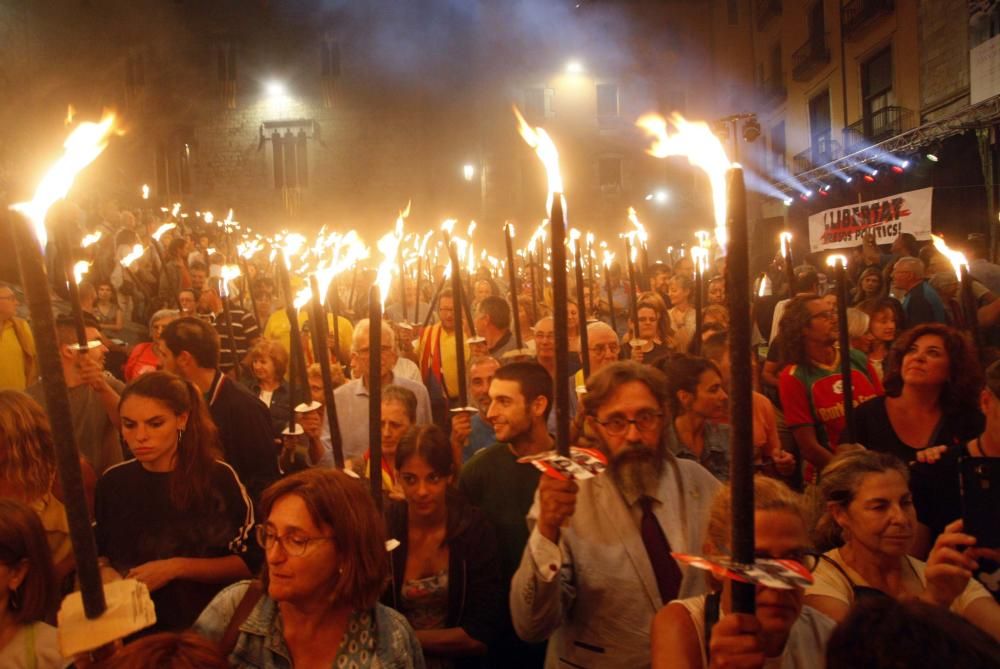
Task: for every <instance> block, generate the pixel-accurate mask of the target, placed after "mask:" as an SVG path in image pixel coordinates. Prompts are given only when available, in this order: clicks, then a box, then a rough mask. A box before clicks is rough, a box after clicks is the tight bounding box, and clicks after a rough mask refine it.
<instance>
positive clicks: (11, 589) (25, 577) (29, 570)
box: [0, 498, 68, 669]
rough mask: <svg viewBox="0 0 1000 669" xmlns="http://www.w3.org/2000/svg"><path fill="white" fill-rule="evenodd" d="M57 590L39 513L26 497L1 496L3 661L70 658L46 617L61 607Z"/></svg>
mask: <svg viewBox="0 0 1000 669" xmlns="http://www.w3.org/2000/svg"><path fill="white" fill-rule="evenodd" d="M57 595H58V588H57V586H56V577H55V573H54V571H53V567H52V553H51V552H50V551H49V545H48V544H47V543H46V541H45V531H44V530H43V529H42V524H41V522H40V521H39V520H38V515H37V514H36V513H35V512H34V511H33V510H32V509H30V508H29V507H27V506H25V505H24V504H22V503H21V502H18V501H16V500H13V499H3V498H0V667H35V668H36V669H53V668H55V667H64V666H66V665H67V664H68V662H65V661H64V660H63V659H62V656H61V655H60V654H59V644H58V642H57V639H56V630H55V628H54V627H52V626H51V625H47V624H46V623H45V622H44V621H45V619H46V618H48V617H50V616H51V615H52V614H53V613H54V612H55V606H56V604H57V603H58V602H57V599H56V597H57Z"/></svg>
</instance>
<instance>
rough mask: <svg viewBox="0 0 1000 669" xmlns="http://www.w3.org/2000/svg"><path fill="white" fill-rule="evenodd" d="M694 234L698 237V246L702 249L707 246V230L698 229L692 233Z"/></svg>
mask: <svg viewBox="0 0 1000 669" xmlns="http://www.w3.org/2000/svg"><path fill="white" fill-rule="evenodd" d="M694 236H695V237H696V238H697V239H698V246H700V247H701V248H703V249H707V248H708V232H707V231H705V230H698V231H696V232H695V233H694Z"/></svg>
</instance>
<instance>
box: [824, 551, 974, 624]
mask: <svg viewBox="0 0 1000 669" xmlns="http://www.w3.org/2000/svg"><path fill="white" fill-rule="evenodd" d="M825 555H826V557H828V558H830V559H831V560H834V561H835V562H836V563H837V564H839V565H840V566H841V567H842V568H843V569H844V571H845V572H846V573H847V575H848V576H849V577H850V578H851V581H853V582H854V583H853V585H857V586H864V587H868V588H870V587H872V586H871V585H870V584H869V583H868V582H867V581H866V580H865V579H864V578H862V576H861V574H859V573H858V572H856V571H854V570H853V569H852V568H851V567H849V566H847V563H846V562H845V561H844V558H843V557H842V556H841V554H840V549H839V548H834V549H833V550H832V551H828V552H827V553H825ZM906 560H907V562H908V563H909V571H907V570H906V568H905V567H904V572H903V581H904V582H906V581H907V580H915V581H917V582H919V584H920V586H921V587H922V588H926V587H927V578H926V576H925V575H924V571H925V570H926V569H927V563H926V562H921V561H920V560H917V559H916V558H912V557H910V556H909V555H907V556H906ZM911 584H913V585H915V583H911ZM810 595H822V596H824V597H832V598H833V599H836V600H838V601H841V602H843V603H845V604H847V605H852V604H854V590H853V589H852V584H851V583H848V581H847V579H846V578H844V574H842V573H841V572H840V570H838V569H837V568H836V567H834V566H833V565H832V564H830V563H829V562H827V561H826V560H820V563H819V566H817V567H816V571H814V572H813V584H812V585H811V586H809V587H808V588H806V596H807V597H808V596H810ZM982 597H989V598H991V599H992V598H993V595H991V594H990V593H989V591H988V590H987V589H986V588H984V587H983V585H982V584H981V583H979V581H977V580H975V579H969V584H968V585H966V586H965V590H963V591H962V594H960V595H959V596H958V597H956V598H955V601H954V602H952V603H951V607H950V610H951V612H952V613H954V614H957V615H962V612H963V611H965V609H966V607H967V606H969V604H971V603H972V602H974V601H976V600H977V599H980V598H982Z"/></svg>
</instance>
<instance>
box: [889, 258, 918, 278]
mask: <svg viewBox="0 0 1000 669" xmlns="http://www.w3.org/2000/svg"><path fill="white" fill-rule="evenodd" d="M900 268H903V269H905V270H908V271H911V272H913V273H914V274H916V275H917V276H923V275H924V271H925V269H924V261H923V260H921V259H920V258H914V257H913V256H903V257H902V258H900V259H899V260H897V261H896V264H895V265H893V269H894V270H896V269H900Z"/></svg>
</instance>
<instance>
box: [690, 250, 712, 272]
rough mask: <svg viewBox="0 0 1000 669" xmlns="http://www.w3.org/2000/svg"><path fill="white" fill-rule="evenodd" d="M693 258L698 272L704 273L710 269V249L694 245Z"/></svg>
mask: <svg viewBox="0 0 1000 669" xmlns="http://www.w3.org/2000/svg"><path fill="white" fill-rule="evenodd" d="M691 260H692V262H694V265H695V267H696V268H697V270H698V272H699V273H701V274H704V273H705V270H707V269H708V249H704V248H702V247H700V246H692V247H691Z"/></svg>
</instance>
